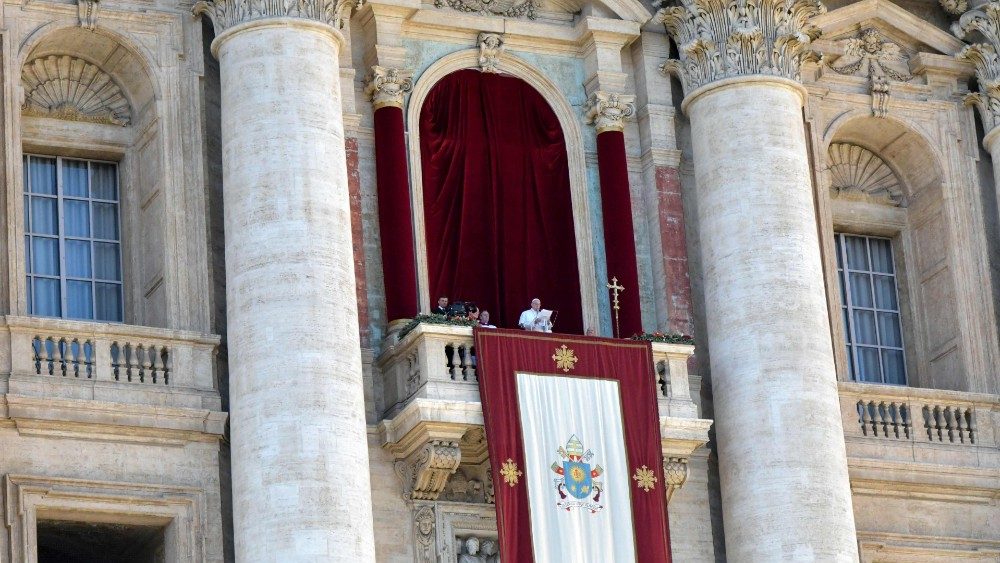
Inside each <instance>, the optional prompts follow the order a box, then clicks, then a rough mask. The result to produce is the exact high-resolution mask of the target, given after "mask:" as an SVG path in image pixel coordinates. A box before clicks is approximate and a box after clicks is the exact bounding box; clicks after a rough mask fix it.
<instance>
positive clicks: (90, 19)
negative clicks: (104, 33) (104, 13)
mask: <svg viewBox="0 0 1000 563" xmlns="http://www.w3.org/2000/svg"><path fill="white" fill-rule="evenodd" d="M100 7H101V2H100V0H77V15H78V16H79V18H80V27H82V28H84V29H89V30H91V31H93V30H94V29H97V10H98V9H99V8H100Z"/></svg>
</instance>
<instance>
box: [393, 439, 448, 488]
mask: <svg viewBox="0 0 1000 563" xmlns="http://www.w3.org/2000/svg"><path fill="white" fill-rule="evenodd" d="M461 463H462V450H461V448H459V447H458V442H450V441H445V440H431V441H430V442H428V443H427V444H425V445H424V447H422V448H421V449H419V450H417V451H416V452H414V453H413V454H412V455H411V456H410V457H409V458H408V459H406V460H403V461H397V462H396V464H395V471H396V475H398V476H399V478H400V480H401V481H402V483H403V498H405V499H407V500H437V498H438V496H439V495H440V494H441V491H443V490H444V487H445V485H446V484H447V483H448V477H450V476H451V474H452V473H454V472H455V470H457V469H458V466H459V465H460V464H461Z"/></svg>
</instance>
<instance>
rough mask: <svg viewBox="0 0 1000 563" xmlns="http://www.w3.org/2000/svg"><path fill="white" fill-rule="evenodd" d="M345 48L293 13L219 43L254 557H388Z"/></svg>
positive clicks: (234, 414) (235, 369)
mask: <svg viewBox="0 0 1000 563" xmlns="http://www.w3.org/2000/svg"><path fill="white" fill-rule="evenodd" d="M213 19H216V18H213ZM216 26H217V27H218V26H219V21H218V20H216ZM340 47H341V38H340V37H339V32H337V31H336V30H335V29H334V27H332V26H330V25H329V24H327V23H323V22H319V21H311V20H308V19H301V18H287V17H274V18H270V19H262V20H257V21H251V22H249V23H246V22H244V23H238V24H236V25H234V26H233V27H229V28H228V29H226V30H224V31H222V32H221V33H220V34H219V36H218V38H217V39H216V41H215V44H214V45H213V51H214V52H215V53H216V56H217V57H218V58H219V63H220V65H219V66H220V72H221V82H222V143H223V181H224V187H223V193H224V210H225V229H226V291H227V294H226V295H227V307H228V311H227V320H228V345H229V381H230V411H231V412H230V417H231V419H230V420H231V429H232V430H231V431H232V466H233V473H232V477H233V511H234V528H235V530H234V531H235V547H236V559H237V561H239V562H251V561H252V562H255V563H258V562H272V561H273V562H279V561H280V562H285V561H307V560H308V561H351V562H356V561H362V562H368V561H374V560H375V557H374V538H373V524H372V500H371V485H370V475H369V468H368V442H367V432H366V426H365V416H364V412H365V411H364V396H363V387H362V371H361V354H360V342H359V336H358V311H357V299H356V296H355V281H354V271H353V258H352V245H351V216H350V205H349V200H348V183H347V167H346V161H345V157H346V155H345V150H344V130H343V122H342V119H341V115H342V110H341V98H340V73H339V72H338V66H339V65H338V55H339V50H340Z"/></svg>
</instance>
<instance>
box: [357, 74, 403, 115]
mask: <svg viewBox="0 0 1000 563" xmlns="http://www.w3.org/2000/svg"><path fill="white" fill-rule="evenodd" d="M412 89H413V71H412V70H405V69H399V68H386V67H383V66H378V65H375V66H373V67H372V72H371V74H370V75H369V77H368V84H367V85H366V86H365V95H367V96H368V98H369V99H370V100H371V102H372V106H373V107H374V108H375V109H376V110H378V109H380V108H384V107H388V106H392V107H397V108H402V107H403V97H404V96H405V95H406V93H407V92H409V91H410V90H412Z"/></svg>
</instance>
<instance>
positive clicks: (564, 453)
mask: <svg viewBox="0 0 1000 563" xmlns="http://www.w3.org/2000/svg"><path fill="white" fill-rule="evenodd" d="M556 452H557V453H558V454H559V456H560V457H562V463H559V462H554V463H553V464H552V471H553V472H554V473H555V474H556V475H558V476H559V477H557V478H556V479H555V480H554V483H555V489H556V492H557V493H559V500H558V501H556V506H558V507H559V508H562V509H565V510H567V511H571V510H573V509H577V508H580V509H584V510H589V511H590V513H591V514H595V513H597V512H598V511H600V510H601V509H603V508H604V505H603V504H601V494H602V493H603V492H604V483H603V482H601V481H598V480H597V478H598V477H600V476H601V475H602V474H604V468H603V467H601V466H600V465H593V466H592V465H591V463H590V461H591V460H592V459H593V458H594V452H592V451H590V450H586V451H584V449H583V444H582V443H581V442H580V440H579V438H577V437H576V435H575V434H574V435H572V436H570V438H569V440H568V441H567V442H566V447H562V446H560V447H559V449H558V450H556Z"/></svg>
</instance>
